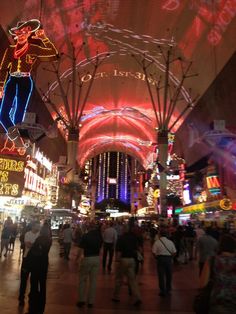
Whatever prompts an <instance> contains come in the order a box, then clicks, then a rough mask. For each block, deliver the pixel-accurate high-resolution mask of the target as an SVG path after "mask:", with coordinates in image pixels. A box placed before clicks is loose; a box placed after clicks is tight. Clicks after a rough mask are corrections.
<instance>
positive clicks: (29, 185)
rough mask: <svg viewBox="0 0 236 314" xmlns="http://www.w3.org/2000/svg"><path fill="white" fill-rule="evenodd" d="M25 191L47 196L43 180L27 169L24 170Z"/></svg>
mask: <svg viewBox="0 0 236 314" xmlns="http://www.w3.org/2000/svg"><path fill="white" fill-rule="evenodd" d="M25 189H28V190H30V191H33V192H37V193H39V194H41V195H46V194H47V185H46V183H45V181H44V179H43V178H41V177H39V176H38V175H37V174H36V173H34V172H33V171H32V170H30V169H29V168H25Z"/></svg>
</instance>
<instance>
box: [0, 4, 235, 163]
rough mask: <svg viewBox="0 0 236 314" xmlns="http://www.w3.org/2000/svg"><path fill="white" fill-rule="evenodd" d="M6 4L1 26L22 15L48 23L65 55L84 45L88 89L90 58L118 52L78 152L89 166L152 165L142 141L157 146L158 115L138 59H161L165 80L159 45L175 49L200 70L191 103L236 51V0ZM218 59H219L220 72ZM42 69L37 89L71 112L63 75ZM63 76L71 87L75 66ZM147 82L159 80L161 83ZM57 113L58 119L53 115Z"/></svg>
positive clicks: (106, 66)
mask: <svg viewBox="0 0 236 314" xmlns="http://www.w3.org/2000/svg"><path fill="white" fill-rule="evenodd" d="M2 6H3V10H2V12H1V23H2V26H3V28H4V30H6V31H7V29H8V26H9V25H10V26H15V24H16V23H15V21H16V17H17V19H21V20H28V19H31V18H32V16H33V17H39V18H40V19H41V21H42V23H43V26H44V28H45V29H47V32H48V36H49V38H51V39H52V40H53V42H55V45H56V47H57V48H58V50H59V52H63V53H64V54H67V55H71V43H73V46H74V47H75V50H76V51H78V50H79V47H80V46H81V45H82V43H84V45H83V49H82V51H81V52H80V54H79V56H78V58H77V60H76V65H77V66H78V67H80V68H82V69H83V71H84V72H83V73H81V78H82V80H83V83H84V84H85V85H86V84H89V81H90V79H91V78H90V76H89V75H88V74H87V73H88V72H89V71H90V70H91V67H90V64H89V62H88V61H87V60H88V59H92V58H95V57H96V56H97V54H98V55H103V54H104V55H105V54H107V53H109V54H110V57H109V58H107V59H106V61H105V62H104V63H103V64H102V66H101V67H99V69H98V71H97V73H96V76H95V78H94V83H93V86H92V89H91V93H90V95H89V97H88V99H87V102H86V105H85V107H84V109H83V112H82V116H81V121H80V122H81V124H82V127H81V129H80V140H79V147H78V161H79V163H80V164H81V165H83V164H84V162H85V160H86V159H87V158H90V157H92V156H95V155H96V154H99V153H101V152H105V151H107V150H113V151H117V150H119V151H122V152H124V153H129V154H131V155H132V156H135V157H136V158H138V159H139V160H140V161H141V162H142V163H143V165H145V166H146V165H147V162H146V160H147V159H151V157H150V156H151V154H153V146H152V145H150V146H145V145H140V143H142V142H143V143H144V142H150V143H155V142H156V141H157V134H156V130H155V127H156V116H155V113H154V110H153V107H152V104H151V100H150V95H149V93H148V90H147V84H146V82H145V79H146V77H144V73H143V71H142V69H141V68H140V67H139V66H138V65H137V62H135V60H134V59H133V58H132V56H131V55H135V56H140V55H142V56H143V55H145V57H146V59H147V61H152V60H153V61H154V62H153V67H152V73H155V74H156V77H158V76H161V75H164V74H163V73H164V72H165V65H163V63H162V61H161V60H160V55H159V53H158V49H157V47H158V46H161V47H162V46H166V45H167V46H168V45H174V46H175V48H176V51H177V56H181V58H182V59H183V60H186V61H188V62H189V61H192V62H193V69H192V71H193V73H198V79H196V78H194V79H190V80H188V82H187V83H186V84H187V85H184V86H183V90H182V95H183V97H186V98H188V97H189V88H191V89H192V94H193V95H194V96H196V95H200V96H201V95H202V94H203V93H204V92H205V91H206V89H207V88H208V87H209V85H210V84H211V83H212V81H213V80H214V78H215V76H216V75H217V74H218V73H219V71H220V70H221V69H222V68H223V66H224V65H225V64H226V62H227V61H228V60H229V58H230V57H231V55H232V54H233V52H234V51H235V48H236V42H235V40H234V37H235V27H236V19H235V14H236V0H160V1H156V0H125V1H121V0H81V1H77V0H61V1H56V0H47V1H33V0H26V1H23V0H11V1H8V2H7V3H4V4H3V5H2ZM52 21H53V22H52ZM167 23H168V24H167ZM213 56H215V58H216V61H217V69H214V71H213V70H212V69H213ZM39 70H40V73H39V75H38V79H37V82H36V85H37V88H38V89H39V90H43V91H44V92H45V93H47V91H49V90H50V93H51V94H54V96H53V97H54V98H53V101H54V102H55V103H56V105H57V110H60V111H61V112H63V111H65V108H63V102H62V100H61V99H60V97H57V94H58V86H57V83H56V80H55V76H53V74H50V72H47V74H46V75H45V71H44V70H43V68H42V67H41V68H40V69H39ZM60 73H61V78H62V83H63V85H64V86H66V84H68V81H69V80H71V74H72V69H71V65H70V64H69V62H66V61H65V62H63V63H62V64H61V71H60ZM42 78H44V79H42ZM170 78H171V80H172V83H173V84H174V82H175V81H176V82H177V81H178V80H180V78H181V73H180V72H179V70H178V68H177V67H176V68H174V70H173V72H171V73H170ZM147 79H148V80H149V81H150V82H152V79H153V78H152V77H150V76H148V78H147ZM154 85H155V81H153V88H154ZM48 86H49V88H48ZM71 110H72V108H71ZM182 111H183V107H182V105H178V106H176V108H175V110H174V112H173V113H172V118H171V120H172V121H175V120H176V118H177V117H178V116H179V115H180V113H181V112H182ZM51 114H52V116H53V117H56V113H55V112H54V111H53V110H51ZM64 114H65V117H66V112H64ZM185 117H186V115H185V116H183V117H182V119H180V121H178V124H177V125H175V127H174V129H173V132H176V131H177V130H178V128H179V127H180V125H181V124H182V123H183V121H184V119H185ZM61 127H63V125H61ZM62 132H63V130H62Z"/></svg>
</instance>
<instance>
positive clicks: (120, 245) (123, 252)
mask: <svg viewBox="0 0 236 314" xmlns="http://www.w3.org/2000/svg"><path fill="white" fill-rule="evenodd" d="M125 228H126V230H124V233H123V234H122V235H121V237H120V238H119V239H118V241H117V245H116V264H117V265H116V274H115V289H114V293H113V298H112V301H113V302H115V303H118V302H120V290H121V287H122V284H123V278H124V277H126V278H127V281H128V287H129V288H130V292H131V293H130V294H131V295H132V296H133V297H134V303H133V305H135V306H138V305H140V304H142V301H141V296H140V292H139V288H138V283H137V279H136V274H135V266H136V263H135V259H136V256H137V251H138V250H139V249H140V243H139V239H138V237H137V236H136V235H135V233H134V232H133V225H132V224H129V225H127V226H125V227H124V229H125Z"/></svg>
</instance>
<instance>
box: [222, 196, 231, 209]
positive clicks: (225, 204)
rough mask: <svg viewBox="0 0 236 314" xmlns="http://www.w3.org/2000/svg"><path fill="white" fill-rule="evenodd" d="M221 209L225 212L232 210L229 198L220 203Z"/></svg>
mask: <svg viewBox="0 0 236 314" xmlns="http://www.w3.org/2000/svg"><path fill="white" fill-rule="evenodd" d="M220 207H221V208H222V209H224V210H231V209H232V202H231V200H230V199H228V198H223V200H221V201H220Z"/></svg>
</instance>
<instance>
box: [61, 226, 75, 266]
mask: <svg viewBox="0 0 236 314" xmlns="http://www.w3.org/2000/svg"><path fill="white" fill-rule="evenodd" d="M72 241H73V231H72V229H71V227H70V224H65V225H64V228H63V246H64V259H67V260H69V259H70V257H69V256H70V249H71V244H72Z"/></svg>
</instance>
